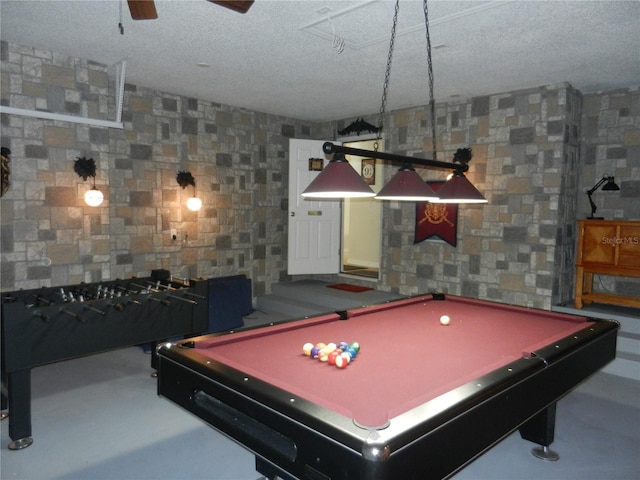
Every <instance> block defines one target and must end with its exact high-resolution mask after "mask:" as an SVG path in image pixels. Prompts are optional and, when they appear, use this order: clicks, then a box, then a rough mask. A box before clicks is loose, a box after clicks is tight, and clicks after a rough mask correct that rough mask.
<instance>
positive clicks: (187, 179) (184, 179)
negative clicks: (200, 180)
mask: <svg viewBox="0 0 640 480" xmlns="http://www.w3.org/2000/svg"><path fill="white" fill-rule="evenodd" d="M176 181H177V182H178V185H180V186H181V187H182V188H183V189H184V188H186V187H187V185H191V186H192V187H193V197H191V198H190V199H189V200H187V208H188V209H189V210H191V211H192V212H197V211H198V210H200V209H201V208H202V200H200V199H199V198H198V197H196V179H195V178H193V175H191V172H178V175H177V176H176Z"/></svg>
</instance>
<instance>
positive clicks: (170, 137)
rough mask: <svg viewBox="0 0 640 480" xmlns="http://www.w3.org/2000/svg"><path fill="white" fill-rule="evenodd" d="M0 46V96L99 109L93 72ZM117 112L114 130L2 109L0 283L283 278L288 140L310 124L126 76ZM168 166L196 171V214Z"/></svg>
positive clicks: (267, 282) (107, 93)
mask: <svg viewBox="0 0 640 480" xmlns="http://www.w3.org/2000/svg"><path fill="white" fill-rule="evenodd" d="M2 51H3V52H4V53H3V57H2V83H3V86H2V103H3V104H6V105H11V106H15V107H20V108H31V109H34V108H36V106H37V108H43V109H47V110H51V111H57V112H59V113H73V114H77V115H79V116H94V117H95V118H103V119H111V118H112V117H113V115H114V111H113V109H114V105H113V90H114V89H113V88H112V86H110V85H109V84H108V76H107V71H106V67H105V66H102V65H99V64H96V63H92V62H87V61H85V60H82V59H73V58H66V57H63V56H59V55H56V54H53V53H49V52H43V51H34V50H33V49H31V48H29V47H23V46H19V45H13V44H7V43H6V42H2ZM5 80H6V82H5ZM8 85H11V86H12V87H11V88H6V87H7V86H8ZM80 92H83V93H80ZM88 92H91V93H88ZM65 99H66V100H65ZM122 117H123V122H124V125H125V128H124V130H118V129H101V128H96V127H88V126H86V125H82V124H69V123H64V122H53V121H48V120H41V119H32V118H23V117H19V116H7V115H3V116H2V145H3V146H6V147H9V148H10V149H11V150H12V158H13V160H14V162H13V164H12V186H11V189H10V191H9V192H8V193H7V194H6V195H5V196H4V197H3V199H2V210H3V215H2V225H3V227H2V285H1V287H2V289H3V290H13V289H17V288H33V287H37V286H40V285H43V284H47V283H49V284H51V285H61V284H71V283H78V282H81V281H100V280H102V279H111V278H116V277H121V278H125V277H128V276H131V275H138V276H141V275H148V274H149V272H150V270H151V269H154V268H166V269H169V270H170V271H171V272H172V273H173V274H175V275H176V276H179V277H193V276H202V277H209V276H218V275H228V274H237V273H246V274H247V275H248V276H249V277H251V278H252V280H253V291H254V295H259V294H262V293H265V292H267V291H268V290H270V286H271V284H272V283H274V282H277V281H280V280H281V279H282V278H285V277H286V254H287V249H286V241H287V222H288V218H287V204H288V203H287V183H288V163H287V152H288V141H289V138H293V137H297V138H304V137H306V138H309V137H310V136H311V135H312V132H313V131H314V129H315V127H314V125H313V124H309V123H306V122H302V121H299V120H295V119H289V118H282V117H278V116H274V115H268V114H264V113H260V112H252V111H248V110H244V109H239V108H235V107H230V106H225V105H219V104H216V103H212V102H206V101H201V100H198V99H193V98H185V97H181V96H177V95H172V94H169V93H165V92H158V91H153V90H149V89H145V88H144V87H140V86H135V85H129V84H127V85H126V87H125V97H124V111H123V116H122ZM79 156H87V157H91V158H94V159H95V160H96V163H97V167H98V172H97V176H96V183H97V187H98V188H99V189H101V190H102V191H103V193H104V194H105V202H104V203H103V204H102V205H101V206H100V207H98V208H90V207H87V206H85V205H84V202H83V196H84V192H85V191H86V190H87V189H88V188H90V186H91V180H89V181H88V182H83V181H82V179H80V178H79V177H78V176H77V175H76V174H75V173H74V172H73V161H74V160H75V159H76V158H77V157H79ZM180 170H187V171H190V172H191V173H192V174H193V176H194V178H195V179H196V182H197V195H198V196H199V197H200V198H201V199H202V200H203V208H202V209H201V210H200V211H199V212H195V213H194V212H191V211H189V210H187V209H186V206H185V204H186V200H187V199H188V198H189V197H190V196H191V195H192V194H193V192H192V189H191V187H188V188H187V189H185V190H183V189H181V188H180V187H179V185H178V184H177V182H176V181H175V177H176V174H177V172H178V171H180ZM27 207H28V210H27ZM27 212H28V215H29V217H26V214H27ZM36 214H37V215H36ZM267 219H268V221H267ZM171 229H176V230H177V232H178V238H177V239H176V240H173V239H171V237H170V230H171ZM47 265H50V266H47Z"/></svg>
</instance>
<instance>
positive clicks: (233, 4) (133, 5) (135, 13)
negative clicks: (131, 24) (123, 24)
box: [127, 0, 254, 20]
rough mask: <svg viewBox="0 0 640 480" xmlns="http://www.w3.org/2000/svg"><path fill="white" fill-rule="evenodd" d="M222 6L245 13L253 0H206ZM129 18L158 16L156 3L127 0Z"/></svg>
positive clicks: (139, 18)
mask: <svg viewBox="0 0 640 480" xmlns="http://www.w3.org/2000/svg"><path fill="white" fill-rule="evenodd" d="M208 1H209V2H211V3H216V4H218V5H220V6H222V7H225V8H230V9H231V10H233V11H235V12H238V13H246V12H247V10H249V9H250V8H251V5H253V2H254V0H208ZM127 3H128V4H129V11H130V12H131V18H133V19H134V20H152V19H154V18H158V12H157V11H156V5H155V3H154V1H153V0H127Z"/></svg>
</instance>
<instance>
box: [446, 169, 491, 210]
mask: <svg viewBox="0 0 640 480" xmlns="http://www.w3.org/2000/svg"><path fill="white" fill-rule="evenodd" d="M438 195H439V196H440V199H439V200H435V201H434V203H487V199H486V198H484V197H483V196H482V194H481V193H480V192H479V191H478V189H477V188H476V187H474V186H473V184H472V183H471V182H470V181H469V180H467V177H465V176H464V175H463V174H462V173H459V172H456V173H455V174H454V176H453V177H451V179H450V180H448V181H447V182H446V183H445V184H444V185H442V186H441V187H440V188H439V189H438Z"/></svg>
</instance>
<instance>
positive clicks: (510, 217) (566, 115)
mask: <svg viewBox="0 0 640 480" xmlns="http://www.w3.org/2000/svg"><path fill="white" fill-rule="evenodd" d="M576 96H577V95H576V94H575V93H574V92H573V90H572V89H571V88H570V87H569V86H568V85H565V84H562V85H555V86H548V87H543V88H537V89H531V90H525V91H518V92H513V93H505V94H498V95H491V96H486V97H477V98H473V99H468V100H461V101H459V102H451V103H448V104H446V105H438V107H437V109H436V116H437V123H438V125H437V132H438V138H437V139H436V145H437V146H438V148H437V150H438V152H440V155H441V156H442V158H443V159H446V160H447V161H451V159H452V158H453V154H454V152H455V150H456V149H458V148H463V147H470V148H472V150H473V159H472V161H471V163H470V170H469V172H468V174H467V177H468V178H469V180H471V182H472V183H473V184H474V185H475V186H476V187H477V188H478V189H479V190H480V191H481V192H483V194H484V195H485V197H486V198H487V199H488V200H489V203H488V204H485V205H460V206H459V217H458V218H459V223H458V244H457V247H455V248H454V247H452V246H450V245H449V244H446V243H443V242H440V241H424V242H421V243H419V244H416V245H414V244H413V235H414V223H415V220H414V219H415V207H414V206H413V205H408V204H400V203H397V204H393V203H392V204H390V205H389V207H388V214H387V215H385V217H384V219H385V223H386V227H385V228H386V229H387V231H389V232H391V234H390V235H389V236H387V237H386V238H385V239H384V241H383V242H384V248H385V252H386V255H385V257H384V262H385V265H384V268H383V272H384V273H383V275H384V277H385V283H386V284H390V285H394V284H395V285H402V288H401V291H402V293H408V294H414V293H419V292H424V291H431V290H440V291H445V292H449V293H453V294H458V295H464V296H469V297H476V298H485V299H490V300H496V301H500V302H504V303H512V304H518V305H526V306H530V307H537V308H549V307H550V306H551V304H552V302H553V301H555V300H556V298H557V297H559V296H560V285H559V284H560V283H562V282H560V281H559V279H561V278H562V277H563V276H566V275H567V272H564V271H563V268H562V267H563V266H561V265H558V259H559V258H562V257H563V254H562V252H563V249H569V248H573V238H565V237H566V236H567V235H570V233H571V230H570V229H565V228H564V225H565V223H568V222H569V218H567V219H566V222H565V218H563V217H565V216H569V215H570V214H571V213H573V211H574V210H575V208H572V206H571V204H572V203H573V204H575V201H573V202H571V201H565V202H564V203H565V205H563V207H562V208H560V205H559V203H560V200H561V198H562V196H564V198H565V199H566V200H570V199H573V198H575V194H574V192H575V188H576V182H575V181H571V180H570V179H567V180H565V182H563V178H564V177H565V176H566V174H567V172H568V171H569V170H570V169H568V168H567V162H568V161H569V159H570V160H571V162H573V163H575V161H576V159H575V152H569V151H568V149H567V148H566V144H567V143H568V140H569V138H572V139H573V143H574V144H576V143H577V138H578V130H579V123H578V124H575V121H576V118H577V119H579V110H578V111H577V112H575V113H574V111H575V110H576V109H577V107H576V98H575V97H576ZM426 118H428V115H426V111H425V109H424V108H415V109H410V110H407V111H403V112H394V114H393V115H392V116H391V119H390V120H391V124H392V125H393V127H395V129H396V130H397V131H398V133H399V134H397V135H393V134H392V135H391V136H390V137H391V138H387V139H386V140H385V147H386V148H389V149H390V150H391V151H394V152H405V153H406V154H408V155H412V154H414V153H415V152H420V151H426V152H429V151H430V149H431V148H430V144H431V139H430V135H428V134H426V135H425V132H428V131H430V127H429V126H428V122H427V121H426V120H425V119H426ZM405 132H406V133H405ZM443 176H444V173H442V174H438V173H433V171H429V172H427V173H425V174H424V175H423V177H425V178H427V179H434V180H437V179H443ZM572 189H573V191H571V190H572ZM567 230H568V231H567ZM559 267H560V270H559Z"/></svg>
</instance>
